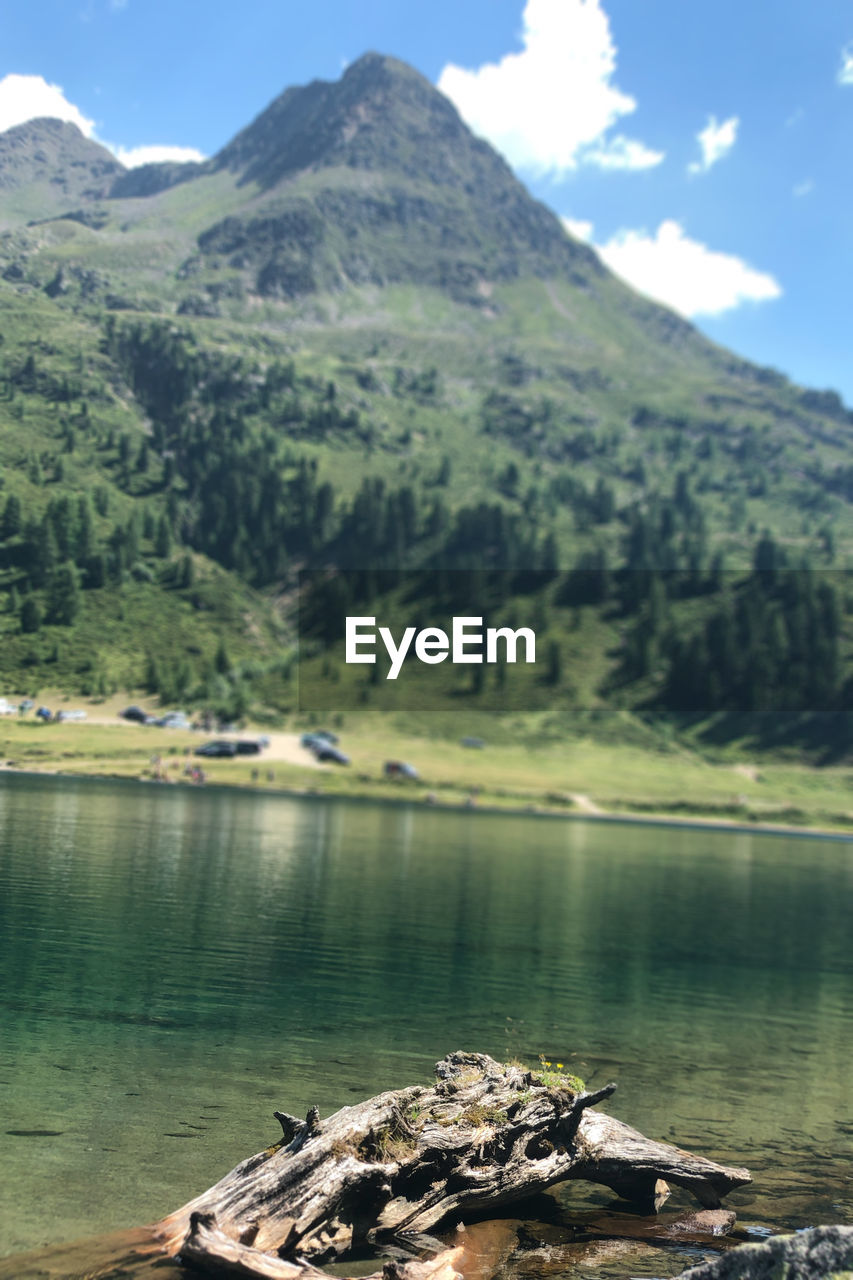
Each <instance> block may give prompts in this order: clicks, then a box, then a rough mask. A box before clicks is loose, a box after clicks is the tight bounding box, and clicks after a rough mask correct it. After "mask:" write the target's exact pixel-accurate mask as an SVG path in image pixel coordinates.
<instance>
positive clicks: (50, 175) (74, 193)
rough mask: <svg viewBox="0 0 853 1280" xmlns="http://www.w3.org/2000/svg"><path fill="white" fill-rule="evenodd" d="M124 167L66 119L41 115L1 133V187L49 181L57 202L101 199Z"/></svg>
mask: <svg viewBox="0 0 853 1280" xmlns="http://www.w3.org/2000/svg"><path fill="white" fill-rule="evenodd" d="M123 173H124V166H123V165H122V164H120V163H119V161H118V160H116V158H115V156H114V155H112V154H111V152H109V151H107V149H106V147H103V146H101V144H100V143H99V142H93V141H92V139H91V138H86V137H84V135H83V134H82V133H81V132H80V130H79V129H78V128H77V125H76V124H71V123H70V122H69V121H67V120H55V119H52V118H48V117H40V118H38V119H35V120H27V121H26V122H25V123H24V124H17V125H13V126H12V128H11V129H7V130H6V131H5V133H0V190H3V191H13V190H15V189H16V188H21V187H28V186H31V185H32V184H43V183H48V184H49V185H50V189H51V190H52V191H53V192H54V193H55V196H56V198H57V201H59V202H63V201H66V200H69V199H71V200H75V201H79V200H99V199H101V198H102V197H104V196H105V195H107V193H108V192H109V190H110V187H111V186H112V184H113V182H114V181H115V179H116V178H117V177H119V176H120V175H121V174H123Z"/></svg>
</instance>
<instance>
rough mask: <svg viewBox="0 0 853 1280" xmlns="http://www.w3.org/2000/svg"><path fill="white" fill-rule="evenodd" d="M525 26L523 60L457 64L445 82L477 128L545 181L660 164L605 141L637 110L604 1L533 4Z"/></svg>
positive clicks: (518, 56) (637, 145)
mask: <svg viewBox="0 0 853 1280" xmlns="http://www.w3.org/2000/svg"><path fill="white" fill-rule="evenodd" d="M522 21H523V31H522V41H523V45H524V48H523V50H522V51H521V52H520V53H508V54H506V55H505V56H504V57H503V58H501V60H500V62H497V63H485V64H484V65H483V66H481V67H478V68H477V69H476V70H473V71H469V70H466V69H465V68H463V67H457V66H455V65H454V64H452V63H449V64H448V65H447V66H446V67H445V68H444V70H443V71H442V73H441V75H440V77H439V80H438V87H439V89H441V91H442V92H443V93H446V94H447V96H448V97H449V98H450V99H451V100H452V101H453V102H454V103H455V104H456V107H457V108H458V110H459V112H460V114H461V115H462V116H463V117H464V119H465V120H466V121H467V123H468V124H469V125H470V126H471V128H472V129H474V131H475V132H476V133H478V134H480V135H481V136H483V137H485V138H488V140H489V141H490V142H492V143H493V144H494V145H495V146H496V147H497V148H498V149H499V150H500V151H502V152H503V154H504V155H505V156H506V158H507V159H508V160H509V162H510V164H513V165H516V166H518V167H519V168H524V169H528V170H531V171H533V172H538V173H540V174H541V173H557V174H559V173H564V172H566V171H567V170H569V169H575V168H577V166H578V165H579V164H583V163H587V164H592V165H599V166H601V167H605V168H610V169H615V168H620V169H632V168H647V167H648V166H649V165H650V164H658V163H659V162H660V160H662V159H663V154H662V153H661V152H655V151H651V150H650V149H649V148H647V147H645V146H644V145H643V143H641V142H634V141H632V140H630V139H627V138H623V137H621V136H620V137H617V138H614V139H612V140H608V139H607V138H606V136H605V135H606V134H607V132H608V130H609V129H611V128H612V127H613V125H614V124H615V123H616V122H617V120H619V119H620V118H621V117H622V116H625V115H629V114H630V113H631V112H632V111H634V110H635V109H636V106H637V104H636V102H635V101H634V99H633V98H632V97H630V96H629V95H628V94H626V93H623V92H622V91H621V90H620V89H618V88H617V87H616V85H614V84H613V75H614V72H615V70H616V47H615V45H614V44H613V40H612V37H611V34H610V23H609V20H608V17H607V14H606V13H605V12H604V10H603V9H602V8H601V5H600V3H599V0H527V2H526V4H525V7H524V14H523V19H522Z"/></svg>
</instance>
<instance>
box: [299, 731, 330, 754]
mask: <svg viewBox="0 0 853 1280" xmlns="http://www.w3.org/2000/svg"><path fill="white" fill-rule="evenodd" d="M299 741H300V742H301V744H302V746H303V747H307V748H308V750H309V751H314V750H316V748H317V746H318V744H322V743H325V744H326V745H327V746H330V747H336V746H337V745H338V735H337V734H336V733H330V732H329V730H328V729H310V730H309V731H308V732H307V733H303V735H302V737H301V738H300V739H299Z"/></svg>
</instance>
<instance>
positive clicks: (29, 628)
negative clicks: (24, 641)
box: [21, 596, 42, 634]
mask: <svg viewBox="0 0 853 1280" xmlns="http://www.w3.org/2000/svg"><path fill="white" fill-rule="evenodd" d="M41 622H42V616H41V609H40V607H39V602H38V600H36V598H35V596H25V597H24V603H23V604H22V605H21V630H22V631H25V632H27V633H28V634H32V633H33V632H34V631H38V629H39V627H40V626H41Z"/></svg>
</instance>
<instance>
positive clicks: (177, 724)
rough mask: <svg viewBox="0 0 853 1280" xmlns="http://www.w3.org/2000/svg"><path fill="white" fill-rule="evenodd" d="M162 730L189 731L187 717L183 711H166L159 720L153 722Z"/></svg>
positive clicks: (190, 726) (189, 726) (189, 725)
mask: <svg viewBox="0 0 853 1280" xmlns="http://www.w3.org/2000/svg"><path fill="white" fill-rule="evenodd" d="M154 723H155V724H159V725H160V727H161V728H162V729H191V728H192V725H191V724H190V721H189V717H188V716H186V715H184V713H183V711H167V712H166V714H165V715H164V716H161V717H160V719H159V720H155V721H154Z"/></svg>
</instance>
